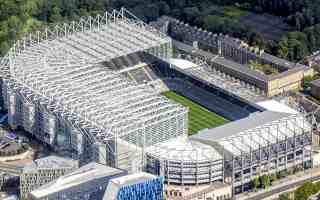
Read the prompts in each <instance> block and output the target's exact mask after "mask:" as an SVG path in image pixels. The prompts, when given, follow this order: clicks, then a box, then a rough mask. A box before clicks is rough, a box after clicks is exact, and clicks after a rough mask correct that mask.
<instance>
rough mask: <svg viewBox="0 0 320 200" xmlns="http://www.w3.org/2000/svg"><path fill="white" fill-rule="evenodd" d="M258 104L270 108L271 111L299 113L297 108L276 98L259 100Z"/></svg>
mask: <svg viewBox="0 0 320 200" xmlns="http://www.w3.org/2000/svg"><path fill="white" fill-rule="evenodd" d="M257 104H258V105H259V106H261V107H262V108H265V109H266V110H269V111H274V112H281V113H290V114H298V113H299V112H298V111H296V110H295V109H293V108H290V107H289V106H287V105H285V104H283V103H280V102H278V101H276V100H266V101H261V102H257Z"/></svg>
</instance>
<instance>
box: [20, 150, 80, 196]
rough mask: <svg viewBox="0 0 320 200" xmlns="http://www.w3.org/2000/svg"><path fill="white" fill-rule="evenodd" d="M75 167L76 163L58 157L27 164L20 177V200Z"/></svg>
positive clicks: (49, 157)
mask: <svg viewBox="0 0 320 200" xmlns="http://www.w3.org/2000/svg"><path fill="white" fill-rule="evenodd" d="M77 167H78V162H77V161H75V160H73V159H68V158H62V157H58V156H48V157H45V158H40V159H38V160H35V161H33V162H32V163H30V164H27V165H26V166H25V167H24V168H23V169H22V173H21V175H20V196H21V199H28V194H29V192H31V191H33V190H35V189H37V188H39V187H40V186H42V185H44V184H47V183H49V182H51V181H53V180H55V179H57V178H59V177H60V176H63V175H64V174H67V173H69V172H71V171H73V170H74V169H76V168H77Z"/></svg>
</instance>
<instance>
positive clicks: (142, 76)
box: [128, 68, 151, 84]
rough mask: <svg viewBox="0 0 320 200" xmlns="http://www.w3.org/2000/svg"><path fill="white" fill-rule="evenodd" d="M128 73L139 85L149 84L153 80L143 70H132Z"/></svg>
mask: <svg viewBox="0 0 320 200" xmlns="http://www.w3.org/2000/svg"><path fill="white" fill-rule="evenodd" d="M128 73H129V74H130V75H131V76H132V77H133V78H134V80H135V81H136V82H137V83H138V84H142V83H147V82H149V81H151V79H150V78H149V77H148V75H147V74H146V72H145V71H144V69H143V68H138V69H135V70H131V71H130V72H128Z"/></svg>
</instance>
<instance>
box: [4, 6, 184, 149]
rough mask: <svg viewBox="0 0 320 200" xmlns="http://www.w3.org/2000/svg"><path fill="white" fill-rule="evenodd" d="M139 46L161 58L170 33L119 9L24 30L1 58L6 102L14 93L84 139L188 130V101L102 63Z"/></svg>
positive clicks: (162, 135) (159, 136)
mask: <svg viewBox="0 0 320 200" xmlns="http://www.w3.org/2000/svg"><path fill="white" fill-rule="evenodd" d="M139 51H145V52H148V53H150V54H153V55H154V56H156V57H158V58H160V59H164V60H165V59H167V58H168V57H170V56H171V40H170V38H169V37H167V36H166V35H164V34H163V33H161V32H159V31H157V30H155V29H153V28H152V27H150V26H148V25H147V24H145V23H143V22H142V21H140V20H139V19H138V18H136V17H135V16H134V15H133V14H131V13H130V12H129V11H127V10H126V9H124V8H122V9H121V10H120V11H113V12H112V13H108V12H106V13H105V14H104V15H103V16H102V15H98V16H96V17H88V18H83V19H81V20H80V21H79V22H71V23H69V24H62V25H57V26H55V27H54V28H52V29H45V30H44V31H43V32H36V33H35V34H30V35H29V36H27V37H25V38H23V39H22V40H20V41H18V42H17V43H16V44H15V45H14V46H13V47H12V48H11V50H10V51H9V53H8V54H7V55H6V56H5V57H4V58H3V59H2V60H1V63H0V66H1V69H2V72H3V73H4V77H3V79H4V86H5V87H6V88H5V90H6V92H4V93H5V94H4V96H5V102H7V107H9V104H11V103H12V100H11V99H10V98H11V97H10V95H14V94H15V95H16V96H18V97H12V98H19V99H20V100H21V101H23V102H24V103H27V104H33V105H35V106H36V107H37V108H38V109H39V108H41V109H43V110H46V111H48V112H49V113H51V114H52V115H54V116H55V117H57V118H59V119H63V120H65V123H66V124H68V126H70V127H72V128H73V129H76V130H78V131H80V132H81V133H82V134H83V135H84V136H86V138H88V139H89V141H90V143H104V144H110V143H109V141H111V140H113V141H115V140H117V139H124V140H125V141H126V142H129V143H130V144H134V145H137V146H139V147H144V146H148V145H151V144H154V143H157V142H160V141H162V140H166V139H168V138H171V137H176V136H177V135H183V134H186V128H184V127H185V126H187V123H186V122H185V121H186V120H187V117H186V116H187V109H186V108H183V107H181V106H179V105H177V104H175V103H173V102H171V101H170V100H168V99H166V98H164V97H161V96H159V95H157V94H156V93H155V92H154V91H153V90H151V89H149V88H148V87H147V86H144V85H143V86H141V85H140V86H138V85H135V84H133V83H131V82H130V81H128V80H127V79H126V78H125V77H122V76H121V75H119V74H117V73H116V72H114V71H112V70H110V69H108V68H107V67H105V66H104V64H105V63H106V61H109V60H111V59H113V58H117V57H120V56H125V55H128V54H132V53H135V52H139ZM9 110H10V109H9ZM13 121H14V120H13ZM158 124H160V125H158ZM149 129H152V130H154V131H150V130H149ZM114 143H116V142H112V144H114ZM109 151H117V150H116V148H115V147H114V146H113V147H109ZM112 153H116V152H112Z"/></svg>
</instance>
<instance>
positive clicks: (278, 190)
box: [235, 175, 320, 200]
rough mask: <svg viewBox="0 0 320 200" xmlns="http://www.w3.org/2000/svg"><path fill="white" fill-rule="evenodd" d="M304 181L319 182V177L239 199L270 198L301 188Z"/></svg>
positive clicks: (255, 199) (258, 199)
mask: <svg viewBox="0 0 320 200" xmlns="http://www.w3.org/2000/svg"><path fill="white" fill-rule="evenodd" d="M306 181H320V175H317V176H313V177H309V178H306V179H302V180H299V181H295V182H293V183H289V184H286V185H283V186H280V187H277V188H274V189H271V190H270V191H266V192H263V193H261V194H257V195H255V196H252V197H249V196H248V197H244V198H241V199H243V200H244V199H245V200H261V199H264V198H267V197H270V196H272V195H275V194H277V193H280V192H284V191H287V190H289V189H292V188H295V187H298V186H301V185H302V184H303V183H305V182H306ZM235 199H238V198H237V197H236V198H235Z"/></svg>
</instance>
